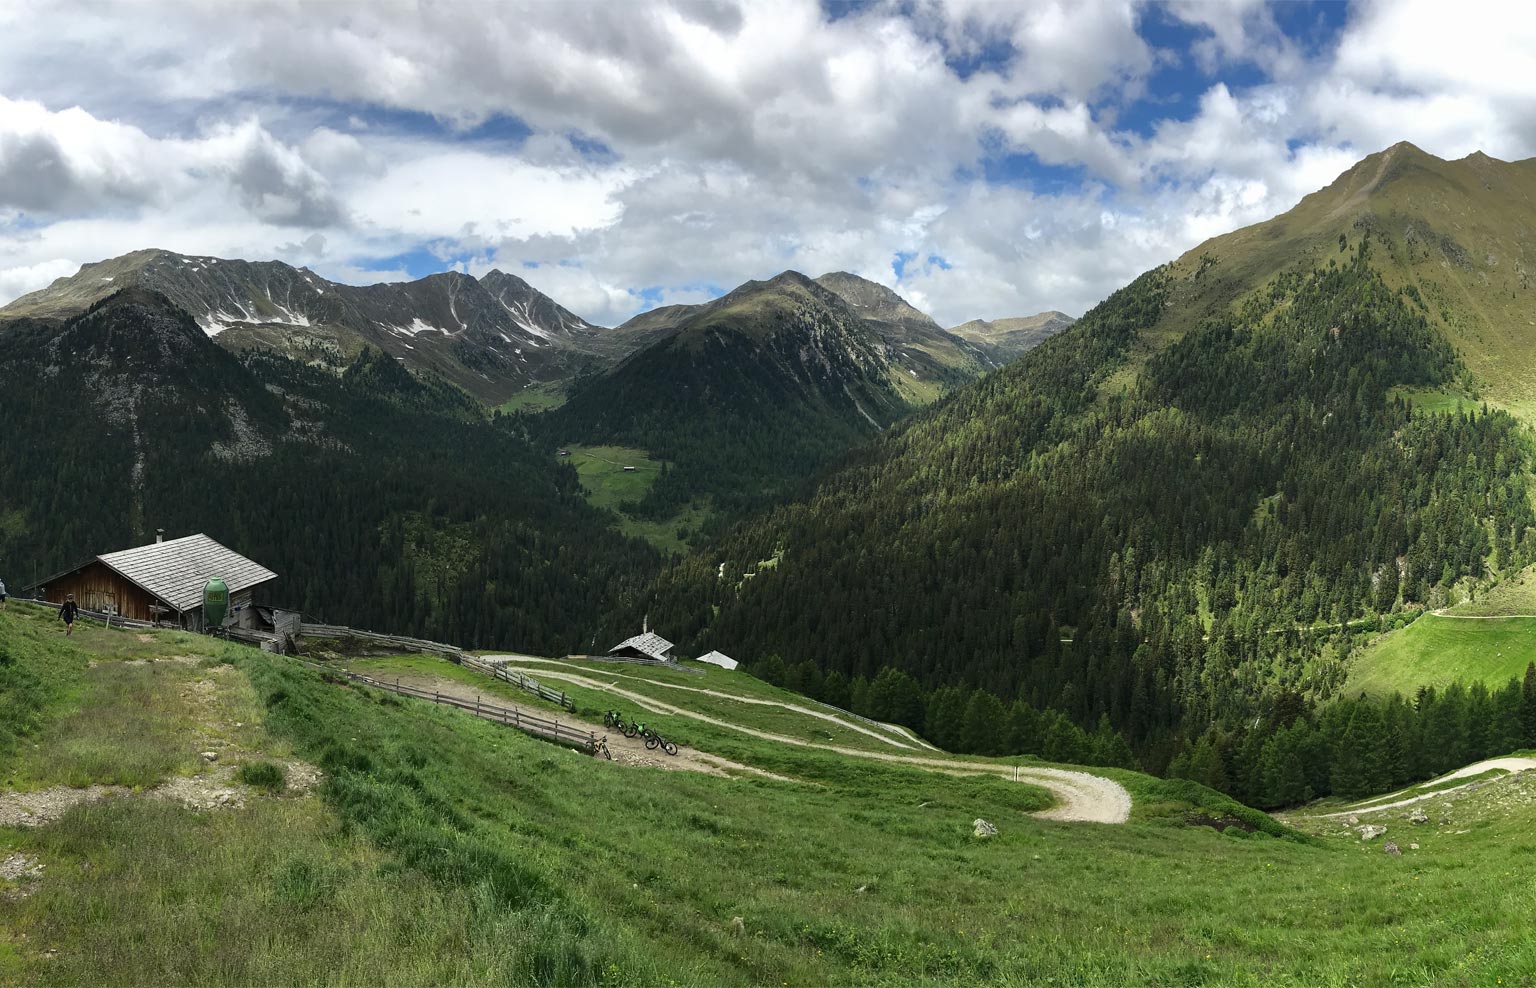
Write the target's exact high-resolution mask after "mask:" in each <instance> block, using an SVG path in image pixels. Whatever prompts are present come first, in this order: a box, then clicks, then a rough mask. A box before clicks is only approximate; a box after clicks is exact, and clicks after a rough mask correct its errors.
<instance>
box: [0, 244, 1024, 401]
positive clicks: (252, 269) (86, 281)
mask: <svg viewBox="0 0 1536 988" xmlns="http://www.w3.org/2000/svg"><path fill="white" fill-rule="evenodd" d="M823 280H824V281H827V282H828V283H829V284H836V285H840V286H842V288H841V290H842V291H843V292H853V293H855V294H857V295H858V296H859V298H860V299H861V301H859V302H858V303H856V305H857V306H862V307H864V308H863V309H861V311H860V317H861V318H866V319H868V320H869V325H870V327H871V328H872V329H873V330H874V331H875V333H876V335H878V336H879V337H880V339H881V340H882V341H883V342H882V347H883V348H884V349H885V350H886V359H887V360H888V361H889V362H891V363H892V364H893V366H894V365H897V364H899V365H901V366H902V367H903V368H905V370H906V371H907V373H908V375H909V377H905V378H903V379H902V380H901V382H900V387H901V389H902V390H903V391H904V392H906V393H908V394H909V396H911V397H912V398H913V399H914V400H915V401H917V402H919V403H923V402H926V401H928V400H932V398H933V397H936V396H937V395H938V394H939V393H940V392H941V391H942V390H943V389H944V388H945V387H948V386H951V385H953V384H955V383H958V382H960V381H963V380H967V379H969V378H970V377H973V376H975V374H977V373H980V372H981V371H982V370H984V369H987V368H988V367H990V366H992V365H993V364H994V363H995V358H994V357H993V356H992V355H991V354H990V352H989V351H985V350H984V349H983V348H976V347H971V346H970V345H969V344H967V343H966V342H964V341H963V340H960V339H958V338H956V337H954V336H951V335H950V334H947V333H945V332H944V331H943V330H942V329H940V328H939V327H938V325H937V324H936V323H934V322H933V320H932V319H930V318H928V317H927V316H926V315H924V314H923V313H921V312H918V311H917V310H916V309H913V308H912V307H911V306H908V305H907V304H906V303H905V302H904V301H903V300H902V299H901V298H900V297H899V296H898V295H896V294H895V293H894V292H892V291H890V289H887V288H885V287H883V286H880V285H877V284H875V283H874V282H869V281H865V280H864V279H861V278H856V277H854V276H853V275H847V274H833V275H826V276H824V277H823ZM130 287H142V288H148V289H151V290H153V291H156V292H159V293H161V294H162V295H164V296H165V297H167V298H169V299H170V300H171V301H172V302H173V303H174V304H176V305H177V306H179V307H180V308H182V309H183V310H185V311H186V312H187V313H188V314H189V315H191V316H192V317H193V319H194V320H195V321H196V322H197V324H198V325H199V326H201V327H202V328H203V331H204V332H206V333H207V334H208V335H209V336H211V337H214V338H216V339H218V341H219V342H220V343H221V344H223V345H224V346H225V347H227V348H229V349H231V350H248V349H265V350H273V351H276V352H279V353H282V354H284V355H286V356H289V357H292V358H294V359H297V360H300V361H302V362H304V363H309V364H313V365H315V366H320V367H327V368H330V369H332V370H339V369H341V368H343V367H345V366H346V365H347V364H349V363H350V362H351V361H352V360H353V359H355V358H356V356H357V355H358V353H359V352H361V350H362V348H363V347H365V346H371V347H373V348H375V349H377V350H380V351H382V352H384V353H387V354H389V355H390V356H393V357H396V358H398V359H399V360H400V361H401V362H402V363H404V364H405V365H406V366H408V367H410V368H412V369H414V370H418V371H422V372H431V373H436V374H438V375H440V376H442V377H444V378H446V379H447V380H449V381H451V382H452V383H454V384H456V385H458V386H459V387H461V388H463V389H464V390H465V391H467V392H469V393H470V394H472V395H474V396H475V397H477V398H479V399H481V400H482V401H484V402H486V403H487V404H490V405H498V404H501V403H502V402H504V401H507V400H508V399H510V398H513V397H515V396H517V395H518V394H520V393H522V392H524V391H526V390H528V389H530V388H538V387H541V386H543V387H556V388H558V387H559V386H563V385H564V384H565V383H566V382H568V381H570V380H572V379H574V378H576V377H578V376H580V375H582V374H583V373H591V372H594V371H597V370H599V369H602V368H604V367H608V366H611V365H612V364H614V363H616V362H618V361H621V360H622V359H623V358H624V357H626V356H628V355H629V354H630V353H632V352H634V351H635V350H637V349H640V348H642V347H643V346H645V345H647V344H649V343H653V342H655V341H656V340H657V339H658V338H660V337H662V336H664V335H666V333H667V331H669V330H671V329H674V328H676V327H677V326H678V325H680V324H681V323H682V322H683V321H684V320H685V319H687V318H689V317H690V316H692V315H694V314H696V312H697V311H698V310H701V309H703V308H705V306H667V307H662V308H659V309H654V310H651V311H649V312H645V313H642V314H641V315H639V316H636V317H635V318H634V319H632V320H630V321H629V322H628V323H626V324H624V325H623V326H620V327H618V328H616V329H612V330H610V329H605V328H604V327H601V326H597V325H594V324H592V323H589V322H587V321H586V320H584V319H582V318H581V317H580V316H577V315H575V314H574V313H572V312H571V311H569V310H568V309H566V308H564V307H563V306H561V305H560V304H559V303H558V302H556V301H554V300H553V299H551V298H549V297H548V296H547V295H544V294H543V293H541V292H539V291H538V290H537V289H535V288H533V287H532V286H531V285H529V284H528V283H527V282H526V281H524V280H523V279H521V278H519V277H517V276H516V275H513V274H508V273H506V272H504V271H500V270H493V271H491V272H489V273H488V274H486V275H484V276H483V277H480V278H478V279H477V278H472V277H470V276H468V275H465V274H460V273H457V272H445V273H443V274H436V275H430V276H428V277H425V278H421V279H418V280H416V281H410V282H387V283H380V284H375V285H366V286H356V285H344V284H339V283H337V282H333V281H328V280H326V279H324V278H321V277H320V276H318V275H316V274H315V273H314V272H312V271H310V270H308V269H307V268H295V267H292V266H290V265H288V264H285V263H283V262H281V261H244V260H226V259H222V258H216V257H206V256H193V255H184V254H176V253H172V252H170V251H165V250H157V249H148V250H140V251H135V252H133V253H130V254H125V255H123V256H121V257H116V258H111V259H108V260H103V261H98V262H94V263H91V264H86V265H84V266H83V267H81V269H80V271H79V272H77V273H76V274H74V275H71V276H69V277H65V278H60V279H58V280H57V281H55V282H54V283H53V284H51V285H49V286H48V287H47V288H44V289H40V290H38V291H35V292H32V293H30V294H27V295H24V296H22V297H20V298H18V299H16V300H14V301H13V302H11V303H10V304H9V305H6V306H4V307H3V308H0V319H18V318H29V317H30V318H62V317H68V316H72V315H76V314H78V313H80V312H82V311H84V310H85V309H87V308H89V307H90V306H91V305H93V304H95V303H96V302H99V301H100V300H102V299H104V298H106V297H107V296H108V295H111V294H112V293H113V292H115V291H118V290H120V289H123V288H130ZM871 306H873V307H871Z"/></svg>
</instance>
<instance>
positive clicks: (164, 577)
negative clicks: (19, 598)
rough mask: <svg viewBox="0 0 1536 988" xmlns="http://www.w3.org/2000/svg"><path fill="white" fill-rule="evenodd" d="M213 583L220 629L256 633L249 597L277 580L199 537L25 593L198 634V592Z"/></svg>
mask: <svg viewBox="0 0 1536 988" xmlns="http://www.w3.org/2000/svg"><path fill="white" fill-rule="evenodd" d="M214 577H218V578H219V579H221V580H223V581H224V583H225V585H226V586H228V587H229V614H228V616H227V617H226V618H225V619H224V624H225V626H226V627H238V628H255V627H257V625H258V624H260V623H261V618H260V616H259V615H258V613H257V610H256V608H255V607H254V606H252V600H251V594H252V591H254V590H255V589H256V588H257V587H259V586H262V585H263V584H266V583H270V582H271V581H273V580H275V579H277V574H276V573H274V572H272V571H271V570H269V569H267V568H266V567H265V566H261V565H259V564H258V563H254V562H252V561H251V560H249V559H246V558H245V557H244V556H242V555H240V554H239V553H237V552H235V551H234V550H232V549H227V548H225V547H224V546H222V545H220V544H219V543H217V542H215V541H213V539H210V538H209V537H208V536H206V535H202V534H198V535H188V536H187V537H186V538H181V539H171V540H170V541H169V542H163V541H159V540H156V541H155V542H153V543H151V544H149V545H141V546H139V547H138V548H136V549H124V550H122V551H121V552H109V553H107V554H106V555H102V556H97V557H96V558H95V559H92V560H90V561H89V562H86V563H82V564H81V565H79V566H77V567H75V568H74V569H72V570H68V571H66V572H63V573H60V574H58V575H57V576H54V577H50V578H49V579H47V580H44V581H43V582H42V583H40V584H38V585H37V586H35V587H33V588H31V589H33V590H35V591H36V595H37V596H38V597H39V598H41V599H43V600H48V601H52V602H53V603H56V604H57V603H62V602H63V600H64V595H65V594H74V595H75V603H77V604H79V605H80V606H81V607H82V608H84V609H85V610H88V611H102V612H105V613H110V614H119V615H121V616H123V617H126V618H130V619H132V620H135V621H158V622H166V623H170V624H176V625H179V626H181V627H183V628H188V629H190V630H194V631H201V630H203V587H204V586H206V585H207V583H208V581H209V580H211V579H213V578H214Z"/></svg>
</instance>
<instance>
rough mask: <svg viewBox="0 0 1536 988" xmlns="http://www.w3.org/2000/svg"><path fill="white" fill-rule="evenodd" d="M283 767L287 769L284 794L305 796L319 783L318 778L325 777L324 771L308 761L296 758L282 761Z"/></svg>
mask: <svg viewBox="0 0 1536 988" xmlns="http://www.w3.org/2000/svg"><path fill="white" fill-rule="evenodd" d="M283 767H284V768H285V769H287V770H288V782H287V784H286V785H285V786H284V788H283V795H284V796H307V795H309V794H310V793H312V792H314V791H315V787H317V786H319V785H320V780H321V779H323V778H325V773H323V772H321V771H320V770H319V769H318V768H315V767H314V766H313V765H311V764H309V762H301V761H299V760H298V759H297V758H295V759H292V760H290V761H285V762H283Z"/></svg>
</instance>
